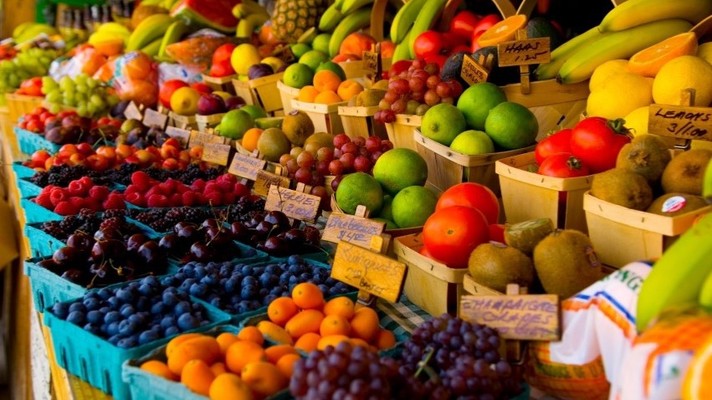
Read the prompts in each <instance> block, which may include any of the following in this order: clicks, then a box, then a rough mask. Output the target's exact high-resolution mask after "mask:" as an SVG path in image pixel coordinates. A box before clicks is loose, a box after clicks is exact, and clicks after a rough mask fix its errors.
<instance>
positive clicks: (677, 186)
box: [662, 149, 712, 196]
mask: <svg viewBox="0 0 712 400" xmlns="http://www.w3.org/2000/svg"><path fill="white" fill-rule="evenodd" d="M710 159H712V151H710V150H707V149H692V150H688V151H685V152H682V153H680V154H678V155H676V156H675V157H673V159H672V160H670V162H669V163H668V165H667V167H665V170H664V171H663V176H662V185H663V190H664V191H665V193H687V194H694V195H698V196H699V195H701V194H702V181H703V178H704V175H705V168H706V167H707V164H708V163H709V162H710Z"/></svg>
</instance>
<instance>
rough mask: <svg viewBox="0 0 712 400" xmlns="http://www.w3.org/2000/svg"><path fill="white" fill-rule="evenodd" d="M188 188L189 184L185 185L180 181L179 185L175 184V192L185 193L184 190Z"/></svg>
mask: <svg viewBox="0 0 712 400" xmlns="http://www.w3.org/2000/svg"><path fill="white" fill-rule="evenodd" d="M189 190H190V187H189V186H186V185H184V184H182V183H181V184H180V185H178V186H176V193H180V194H183V193H185V192H187V191H189Z"/></svg>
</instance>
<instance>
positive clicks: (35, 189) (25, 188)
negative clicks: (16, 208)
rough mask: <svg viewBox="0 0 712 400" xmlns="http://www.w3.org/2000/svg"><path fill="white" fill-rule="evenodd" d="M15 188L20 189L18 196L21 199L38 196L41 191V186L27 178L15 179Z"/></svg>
mask: <svg viewBox="0 0 712 400" xmlns="http://www.w3.org/2000/svg"><path fill="white" fill-rule="evenodd" d="M17 189H18V190H19V191H20V198H22V199H27V198H29V197H36V196H39V195H40V193H41V192H42V188H41V187H39V186H37V185H35V184H34V183H32V182H31V181H29V180H28V179H27V178H19V179H18V180H17Z"/></svg>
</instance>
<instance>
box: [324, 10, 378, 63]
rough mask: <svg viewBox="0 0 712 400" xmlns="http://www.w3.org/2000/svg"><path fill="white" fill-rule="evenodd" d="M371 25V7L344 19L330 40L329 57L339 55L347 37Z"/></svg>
mask: <svg viewBox="0 0 712 400" xmlns="http://www.w3.org/2000/svg"><path fill="white" fill-rule="evenodd" d="M370 23H371V7H363V8H360V9H358V10H357V11H356V12H354V13H351V14H349V15H347V16H346V17H344V19H343V20H341V22H340V23H339V25H337V26H336V29H334V33H333V34H332V35H331V39H330V40H329V56H330V57H334V56H335V55H337V54H338V53H339V47H340V46H341V42H343V41H344V39H346V36H348V35H350V34H352V33H354V32H356V31H359V30H361V29H363V28H365V27H367V26H368V25H369V24H370Z"/></svg>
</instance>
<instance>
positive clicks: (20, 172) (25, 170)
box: [12, 161, 35, 179]
mask: <svg viewBox="0 0 712 400" xmlns="http://www.w3.org/2000/svg"><path fill="white" fill-rule="evenodd" d="M12 172H14V173H15V178H17V179H20V178H29V177H31V176H32V175H34V174H35V170H34V169H32V168H30V167H26V166H24V165H22V162H21V161H15V162H14V163H12Z"/></svg>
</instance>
